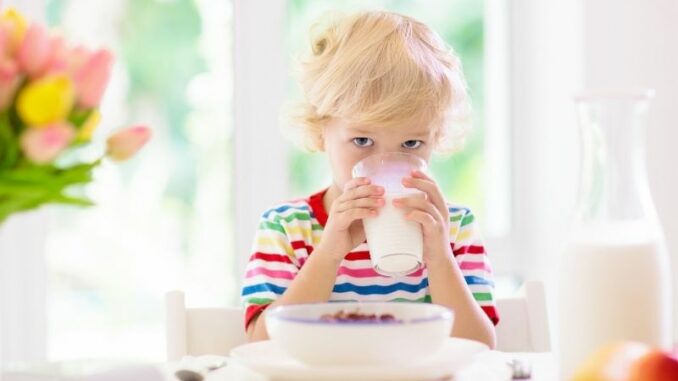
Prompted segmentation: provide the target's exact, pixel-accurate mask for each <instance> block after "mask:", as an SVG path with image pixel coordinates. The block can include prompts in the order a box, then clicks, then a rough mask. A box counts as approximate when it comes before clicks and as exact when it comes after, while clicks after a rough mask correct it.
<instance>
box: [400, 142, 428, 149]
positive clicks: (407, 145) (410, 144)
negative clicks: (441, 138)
mask: <svg viewBox="0 0 678 381" xmlns="http://www.w3.org/2000/svg"><path fill="white" fill-rule="evenodd" d="M423 143H424V142H422V141H421V140H408V141H406V142H405V143H403V148H408V149H416V148H419V146H421V145H422V144H423Z"/></svg>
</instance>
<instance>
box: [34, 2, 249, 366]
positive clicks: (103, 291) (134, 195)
mask: <svg viewBox="0 0 678 381" xmlns="http://www.w3.org/2000/svg"><path fill="white" fill-rule="evenodd" d="M46 6H47V17H48V22H49V23H50V24H51V25H52V26H54V27H57V28H59V29H61V30H62V31H63V32H64V34H65V35H66V37H67V39H68V40H69V41H73V42H79V43H83V44H84V45H86V46H88V47H92V48H96V47H108V48H110V49H112V50H113V51H114V54H115V57H116V63H115V67H114V70H113V75H112V79H111V82H110V84H109V87H108V90H107V93H106V95H105V97H104V101H103V104H102V109H101V112H102V116H103V118H102V123H101V125H100V126H99V128H98V130H97V131H96V136H95V140H96V139H97V138H98V139H99V140H103V138H104V137H105V136H106V135H107V134H109V133H110V131H112V130H113V129H115V128H119V127H122V126H126V125H129V124H131V123H135V122H144V123H148V124H149V125H150V126H151V127H152V128H153V131H154V137H153V139H152V142H151V143H150V144H149V145H148V146H147V147H145V148H144V151H142V153H141V154H140V155H138V156H137V157H136V158H134V159H133V160H132V161H130V162H127V163H124V164H122V165H115V166H114V165H106V166H104V167H103V168H101V170H100V171H98V172H97V173H96V177H97V178H96V181H95V182H94V183H93V184H91V185H90V186H88V187H87V188H86V189H85V191H86V192H87V194H88V195H89V196H91V197H92V198H93V199H94V200H95V201H96V202H97V206H95V207H92V208H89V209H82V210H74V209H70V208H68V209H67V208H63V209H62V208H58V209H54V212H53V218H52V220H53V221H54V223H53V224H52V226H51V228H50V234H49V237H48V241H47V261H48V269H49V280H48V282H49V294H48V299H49V308H48V330H49V334H48V357H49V359H50V360H53V361H58V360H65V359H69V358H85V357H87V358H93V357H116V356H125V357H137V358H145V359H155V360H159V359H161V358H163V357H164V347H163V342H164V329H163V311H164V307H163V303H164V293H165V292H166V291H168V290H170V289H177V288H178V289H183V290H184V291H186V293H187V298H189V299H190V300H191V303H205V304H211V305H213V304H216V303H222V304H235V303H236V300H237V291H238V290H237V285H236V281H235V279H236V274H235V272H236V270H235V268H234V265H233V263H234V259H233V256H232V253H233V250H232V246H233V236H232V231H233V229H232V222H233V221H232V218H231V216H232V214H233V212H232V206H231V186H232V184H231V181H232V180H231V179H232V178H233V176H232V169H231V162H232V160H231V151H232V143H231V141H232V123H231V114H232V107H231V103H232V95H231V94H232V93H231V88H232V57H231V53H232V51H231V49H230V46H231V44H232V41H231V36H232V31H231V25H232V22H231V15H232V3H231V2H230V1H223V0H199V1H193V0H175V1H153V0H134V1H132V0H129V1H122V0H119V1H90V0H49V1H47V2H46ZM98 148H100V149H101V148H102V147H98ZM93 151H94V152H82V155H83V157H86V158H91V157H92V156H94V155H97V153H98V152H101V151H97V150H93Z"/></svg>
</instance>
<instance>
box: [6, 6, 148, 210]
mask: <svg viewBox="0 0 678 381" xmlns="http://www.w3.org/2000/svg"><path fill="white" fill-rule="evenodd" d="M112 59H113V57H112V55H111V53H110V52H109V51H108V50H105V49H100V50H96V51H90V50H88V49H86V48H84V47H82V46H75V47H71V46H68V45H67V44H66V42H65V41H64V40H63V38H62V37H61V36H58V35H56V34H52V33H50V32H48V31H47V29H46V28H45V27H44V26H42V25H41V24H38V23H30V24H29V23H28V22H27V21H26V19H25V18H24V17H23V16H22V15H21V14H20V13H19V12H17V11H16V10H13V9H8V10H5V11H4V12H2V13H1V14H0V223H1V222H2V221H3V220H4V219H6V218H7V217H8V216H9V215H11V214H12V213H16V212H20V211H25V210H29V209H33V208H37V207H39V206H41V205H44V204H47V203H60V204H71V205H83V206H85V205H91V201H90V200H88V199H86V198H84V197H82V196H76V195H73V194H69V193H67V190H68V189H69V188H70V187H72V186H73V185H82V184H86V183H88V182H90V181H91V180H92V170H93V169H94V168H95V167H97V166H98V165H100V164H101V162H102V160H104V159H105V158H108V159H111V160H114V161H122V160H126V159H128V158H130V157H131V156H133V155H134V154H135V153H136V152H137V151H138V150H139V149H140V148H141V147H142V146H143V145H144V144H145V143H146V141H147V140H148V139H149V138H150V130H149V129H148V128H146V127H143V126H136V127H129V128H124V129H121V130H119V131H117V132H115V133H114V134H113V135H111V136H110V137H109V138H108V140H107V141H106V143H107V144H106V151H105V152H104V153H102V155H101V156H100V158H98V159H97V160H95V161H92V162H79V161H75V162H74V161H73V160H64V158H65V157H69V156H73V155H69V153H73V152H74V151H75V150H77V149H79V148H82V147H83V146H85V145H87V144H89V143H90V142H91V137H92V133H93V131H94V129H95V128H96V126H97V124H98V123H99V120H100V114H99V111H98V106H99V102H100V101H101V97H102V95H103V92H104V90H105V88H106V85H107V83H108V79H109V76H110V73H111V67H112Z"/></svg>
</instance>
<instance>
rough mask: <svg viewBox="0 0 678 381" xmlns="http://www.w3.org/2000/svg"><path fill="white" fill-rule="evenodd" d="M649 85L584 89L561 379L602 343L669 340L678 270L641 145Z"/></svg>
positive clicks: (565, 270) (662, 343) (564, 283)
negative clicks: (669, 250) (643, 87)
mask: <svg viewBox="0 0 678 381" xmlns="http://www.w3.org/2000/svg"><path fill="white" fill-rule="evenodd" d="M652 95H653V93H652V92H651V91H619V90H618V91H590V92H587V93H583V94H581V95H579V96H578V97H577V98H576V101H577V107H578V111H579V127H580V132H581V134H580V136H581V173H580V184H579V199H578V206H577V209H576V215H575V218H574V221H573V224H572V229H571V230H572V231H571V236H570V238H569V240H568V242H567V245H566V246H565V250H564V252H563V253H562V254H561V257H560V260H559V262H558V270H559V273H560V274H559V275H560V276H559V280H560V281H559V285H558V288H559V296H558V309H559V311H558V315H557V317H558V323H559V324H558V333H559V335H558V339H559V340H558V342H559V345H558V348H557V351H558V355H559V356H558V358H559V363H560V371H561V374H560V375H561V379H563V380H567V379H570V377H571V376H572V374H573V372H574V370H575V369H577V368H578V367H580V366H581V365H582V363H583V362H584V361H585V360H586V359H587V358H588V357H590V356H591V354H592V353H593V352H594V351H596V350H597V349H599V348H600V347H601V346H603V345H605V344H608V343H611V342H615V341H620V340H634V341H641V342H644V343H647V344H649V345H651V346H655V347H660V348H665V349H669V348H670V347H671V343H672V339H673V335H672V329H671V323H672V322H671V315H672V308H671V274H670V270H669V268H670V265H669V256H668V253H667V250H666V243H665V238H664V234H663V230H662V228H661V226H660V223H659V219H658V218H657V213H656V210H655V207H654V203H653V202H652V197H651V195H650V188H649V184H648V180H647V175H646V173H645V156H644V153H645V150H644V147H643V142H644V138H643V137H644V134H645V122H646V119H647V109H648V105H649V101H650V99H651V98H652Z"/></svg>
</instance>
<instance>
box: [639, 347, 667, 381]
mask: <svg viewBox="0 0 678 381" xmlns="http://www.w3.org/2000/svg"><path fill="white" fill-rule="evenodd" d="M627 380H628V381H678V356H676V353H675V352H674V353H670V352H664V351H660V350H652V351H650V352H648V353H646V354H645V355H643V356H642V357H640V358H639V359H637V360H636V361H634V362H633V364H632V365H631V368H630V369H629V376H628V379H627Z"/></svg>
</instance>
